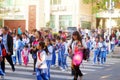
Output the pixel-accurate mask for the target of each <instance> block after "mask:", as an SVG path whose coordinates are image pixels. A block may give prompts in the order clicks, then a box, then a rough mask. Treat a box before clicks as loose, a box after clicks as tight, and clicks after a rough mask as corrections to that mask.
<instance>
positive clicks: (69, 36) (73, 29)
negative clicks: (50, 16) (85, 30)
mask: <svg viewBox="0 0 120 80" xmlns="http://www.w3.org/2000/svg"><path fill="white" fill-rule="evenodd" d="M74 31H77V27H67V39H68V40H69V39H71V37H72V34H73V32H74Z"/></svg>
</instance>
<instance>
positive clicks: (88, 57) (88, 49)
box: [85, 36, 91, 61]
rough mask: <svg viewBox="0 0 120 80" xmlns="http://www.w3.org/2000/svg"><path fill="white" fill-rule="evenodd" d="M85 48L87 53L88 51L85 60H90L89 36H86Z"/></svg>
mask: <svg viewBox="0 0 120 80" xmlns="http://www.w3.org/2000/svg"><path fill="white" fill-rule="evenodd" d="M85 42H86V46H87V47H86V50H87V53H88V56H87V61H89V60H90V50H91V41H90V37H89V36H86V41H85Z"/></svg>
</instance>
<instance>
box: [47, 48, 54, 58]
mask: <svg viewBox="0 0 120 80" xmlns="http://www.w3.org/2000/svg"><path fill="white" fill-rule="evenodd" d="M48 51H49V53H48V55H47V56H46V59H47V60H52V53H53V47H52V46H48Z"/></svg>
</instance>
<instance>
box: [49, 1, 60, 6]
mask: <svg viewBox="0 0 120 80" xmlns="http://www.w3.org/2000/svg"><path fill="white" fill-rule="evenodd" d="M50 3H51V4H52V5H57V4H61V0H51V1H50Z"/></svg>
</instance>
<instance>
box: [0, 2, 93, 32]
mask: <svg viewBox="0 0 120 80" xmlns="http://www.w3.org/2000/svg"><path fill="white" fill-rule="evenodd" d="M4 6H5V8H8V9H10V10H11V11H10V12H8V13H4V14H2V15H0V17H1V16H2V17H1V19H0V24H2V25H3V26H4V25H6V26H9V27H10V28H12V29H17V27H18V26H21V27H22V30H32V29H33V28H36V29H38V30H39V29H40V28H41V27H50V28H52V29H53V30H55V31H59V30H60V29H64V30H65V29H66V28H67V27H72V26H73V27H78V26H80V27H87V28H91V27H92V26H95V17H94V16H93V15H92V12H91V10H92V9H91V8H92V5H91V4H84V3H83V2H82V0H5V2H4ZM12 10H14V11H12Z"/></svg>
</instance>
